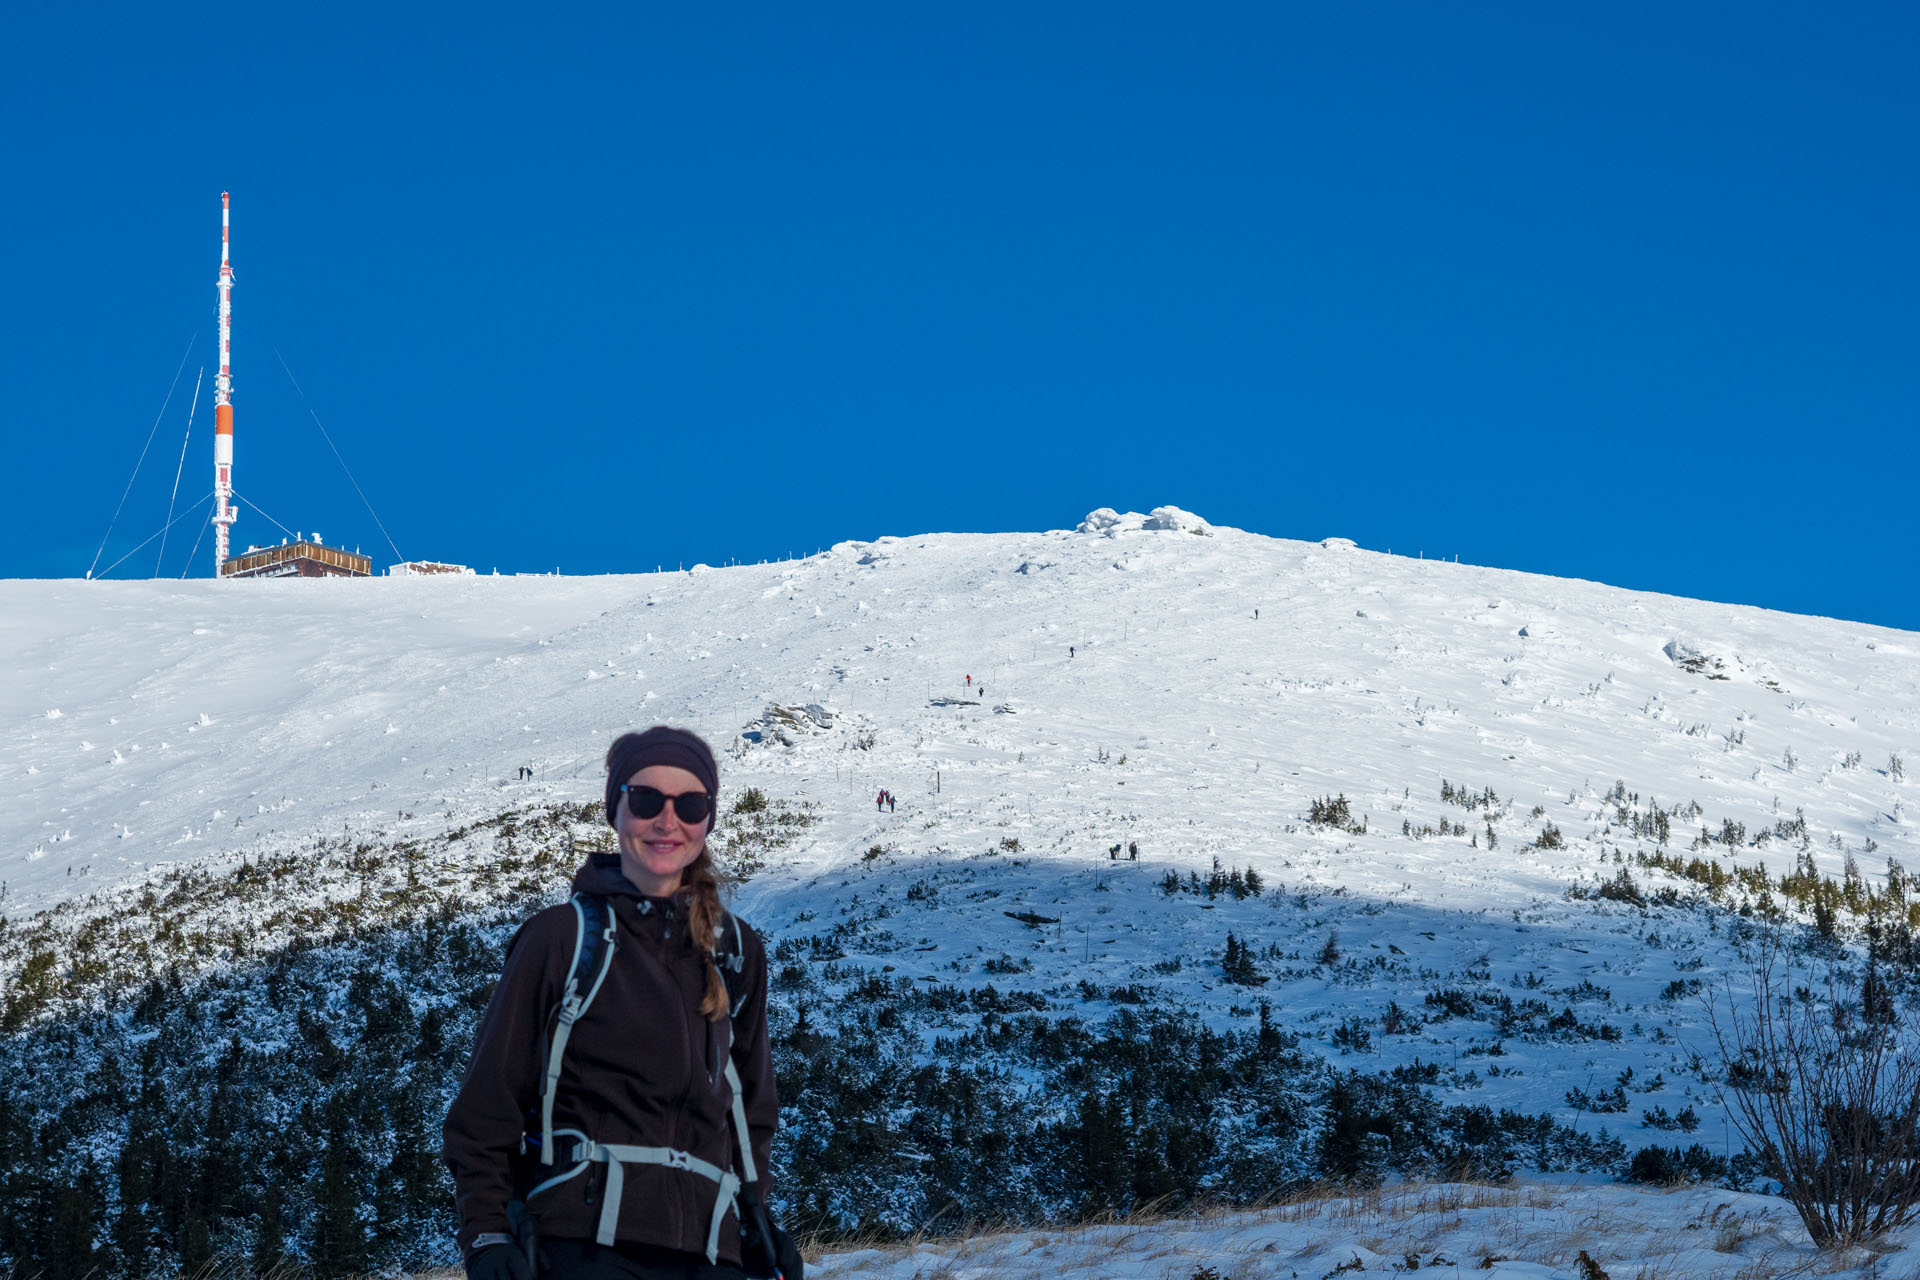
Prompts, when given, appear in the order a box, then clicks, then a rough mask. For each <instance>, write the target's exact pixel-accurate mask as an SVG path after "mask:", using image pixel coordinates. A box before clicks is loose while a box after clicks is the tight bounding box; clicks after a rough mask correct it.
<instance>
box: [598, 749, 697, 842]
mask: <svg viewBox="0 0 1920 1280" xmlns="http://www.w3.org/2000/svg"><path fill="white" fill-rule="evenodd" d="M656 764H665V765H672V766H673V767H674V768H676V769H685V770H686V771H687V772H688V773H690V774H692V775H693V776H694V777H696V778H698V779H700V785H701V786H703V787H705V788H706V790H707V794H708V795H710V796H712V797H713V798H714V810H713V816H714V821H715V822H716V823H717V822H718V821H719V818H720V806H719V799H720V767H719V766H718V765H716V764H715V763H714V762H713V748H712V747H709V746H708V745H707V744H706V742H705V740H704V739H702V738H701V737H700V735H699V734H697V733H690V732H688V731H687V730H685V729H670V728H668V727H667V726H666V725H663V724H657V725H655V726H653V728H651V729H648V730H647V731H646V732H645V733H623V734H621V735H620V736H619V737H617V738H615V739H614V740H613V745H612V746H611V747H608V748H607V825H608V826H610V827H615V828H617V827H618V826H619V825H620V824H619V822H618V820H617V815H618V814H619V812H620V786H621V784H622V783H624V782H625V781H626V780H627V779H628V778H631V777H632V776H633V775H634V774H636V773H638V772H639V771H640V770H642V769H645V768H647V767H648V766H649V765H656ZM709 829H711V828H709Z"/></svg>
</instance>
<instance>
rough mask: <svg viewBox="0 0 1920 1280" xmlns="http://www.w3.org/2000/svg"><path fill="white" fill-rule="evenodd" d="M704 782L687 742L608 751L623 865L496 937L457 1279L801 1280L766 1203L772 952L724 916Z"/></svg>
mask: <svg viewBox="0 0 1920 1280" xmlns="http://www.w3.org/2000/svg"><path fill="white" fill-rule="evenodd" d="M719 782H720V778H719V769H718V766H717V765H716V764H715V762H714V758H713V751H712V750H711V749H710V748H709V747H708V746H707V744H706V743H705V742H703V741H702V740H701V739H700V738H699V737H697V736H695V735H694V734H692V733H689V732H687V731H686V730H684V729H670V728H666V727H664V726H655V727H654V728H651V729H648V730H647V731H646V732H645V733H629V734H623V735H622V736H621V737H619V738H617V739H616V740H615V741H614V743H613V746H612V747H611V748H610V749H609V750H608V752H607V783H606V805H607V808H606V812H607V822H608V823H609V824H610V825H611V826H612V827H613V829H614V832H615V834H616V836H617V837H618V844H619V849H618V852H610V853H593V854H590V855H588V858H587V863H586V865H585V866H583V867H581V868H580V870H579V872H578V873H576V874H575V876H574V880H573V889H574V896H573V900H572V902H571V903H569V904H568V905H565V906H558V907H549V908H548V909H547V910H545V911H542V912H540V913H539V914H537V915H535V916H534V917H533V918H532V919H531V920H529V921H527V922H526V923H525V924H524V925H522V926H521V928H520V931H519V932H518V933H517V934H515V935H514V938H513V941H512V943H511V944H509V946H508V948H507V961H506V970H505V972H504V973H503V974H502V975H501V978H500V983H499V985H498V986H497V987H495V988H494V992H493V999H492V1002H491V1003H490V1004H488V1006H487V1011H486V1015H485V1016H484V1017H483V1018H482V1020H481V1023H480V1030H479V1033H478V1035H477V1036H476V1037H475V1041H474V1046H473V1057H472V1060H471V1061H470V1063H469V1064H468V1067H467V1075H466V1080H465V1082H464V1083H463V1084H462V1085H461V1086H460V1092H459V1095H458V1096H457V1097H455V1098H454V1101H453V1106H452V1107H451V1108H450V1109H449V1110H448V1112H447V1120H446V1126H445V1130H444V1147H443V1150H444V1153H445V1156H446V1162H447V1168H448V1169H449V1170H450V1171H451V1172H452V1174H453V1183H454V1193H455V1197H456V1200H457V1203H458V1207H459V1217H460V1230H459V1237H458V1239H459V1244H460V1248H461V1251H462V1253H463V1254H464V1255H465V1257H466V1270H467V1276H468V1277H469V1280H530V1278H531V1277H533V1276H534V1275H535V1274H536V1273H537V1274H538V1276H539V1277H540V1278H541V1280H614V1278H615V1277H619V1278H620V1280H669V1278H670V1280H695V1278H696V1277H698V1280H739V1277H741V1276H744V1275H753V1276H772V1275H775V1274H784V1275H785V1276H786V1277H787V1280H801V1274H802V1270H803V1267H802V1263H801V1259H800V1255H799V1251H798V1250H797V1249H796V1248H795V1247H794V1245H793V1242H792V1240H791V1239H789V1238H788V1237H787V1236H786V1235H785V1234H784V1233H783V1232H781V1231H779V1230H778V1228H776V1227H774V1226H773V1225H772V1223H771V1221H770V1219H768V1217H767V1215H766V1211H765V1208H764V1203H765V1196H766V1192H767V1185H768V1184H767V1178H768V1175H769V1161H768V1156H769V1152H770V1149H771V1146H772V1143H773V1131H774V1127H775V1125H776V1123H777V1122H778V1118H779V1100H778V1098H777V1096H776V1094H775V1091H774V1080H773V1060H772V1055H771V1052H770V1048H769V1044H768V1038H767V958H766V950H765V948H764V946H763V945H762V944H761V941H760V936H759V935H758V934H757V933H755V932H754V931H753V930H752V929H750V928H748V927H747V925H746V924H745V923H744V922H742V921H741V920H740V919H739V918H738V917H736V916H733V915H731V914H729V913H728V912H727V910H726V909H725V908H724V907H723V906H722V905H721V903H720V892H719V885H718V884H717V883H716V882H715V879H714V870H713V859H712V855H711V854H710V853H709V852H708V850H707V837H708V835H709V834H710V833H711V832H712V830H713V824H714V820H715V798H716V796H717V794H718V792H719Z"/></svg>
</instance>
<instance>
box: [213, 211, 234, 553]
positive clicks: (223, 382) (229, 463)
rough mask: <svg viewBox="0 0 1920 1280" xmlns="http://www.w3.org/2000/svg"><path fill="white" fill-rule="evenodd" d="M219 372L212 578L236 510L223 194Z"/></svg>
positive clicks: (230, 273)
mask: <svg viewBox="0 0 1920 1280" xmlns="http://www.w3.org/2000/svg"><path fill="white" fill-rule="evenodd" d="M215 288H217V289H218V290H219V291H220V373H219V376H217V377H216V378H214V380H213V495H214V507H213V576H214V577H216V578H218V577H219V576H220V575H221V574H222V573H223V572H224V571H225V568H226V563H227V531H228V530H229V529H231V528H232V527H233V522H234V521H235V520H237V519H239V518H240V513H239V512H237V511H235V510H234V509H233V367H232V366H233V355H232V342H233V264H232V263H230V262H228V261H227V193H226V192H224V191H222V192H221V193H220V279H219V281H218V282H217V283H216V285H215Z"/></svg>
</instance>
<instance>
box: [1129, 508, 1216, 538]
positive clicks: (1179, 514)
mask: <svg viewBox="0 0 1920 1280" xmlns="http://www.w3.org/2000/svg"><path fill="white" fill-rule="evenodd" d="M1142 527H1143V528H1147V529H1164V530H1167V531H1169V532H1173V533H1212V532H1213V526H1212V525H1210V524H1208V523H1207V522H1206V521H1205V520H1202V519H1201V518H1200V517H1199V516H1197V515H1195V514H1193V512H1191V511H1182V510H1181V509H1180V508H1179V507H1155V508H1154V509H1153V510H1152V511H1150V512H1148V513H1147V519H1146V523H1145V524H1144V525H1143V526H1142Z"/></svg>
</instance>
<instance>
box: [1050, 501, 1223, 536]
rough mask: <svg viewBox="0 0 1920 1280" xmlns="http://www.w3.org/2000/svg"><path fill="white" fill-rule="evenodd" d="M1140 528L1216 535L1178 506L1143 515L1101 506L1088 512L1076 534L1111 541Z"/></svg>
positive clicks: (1203, 521)
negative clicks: (1100, 535)
mask: <svg viewBox="0 0 1920 1280" xmlns="http://www.w3.org/2000/svg"><path fill="white" fill-rule="evenodd" d="M1140 529H1146V530H1150V531H1154V532H1174V533H1211V532H1213V526H1212V525H1210V524H1208V523H1207V522H1206V521H1205V520H1202V519H1201V518H1200V517H1199V516H1197V515H1195V514H1193V512H1191V511H1182V510H1181V509H1180V508H1179V507H1155V508H1154V509H1153V510H1152V511H1150V512H1148V513H1147V514H1146V515H1144V516H1143V515H1141V514H1140V513H1139V512H1138V511H1127V512H1120V511H1115V510H1114V509H1113V508H1112V507H1099V508H1096V509H1095V510H1093V511H1089V512H1087V518H1086V519H1085V520H1082V521H1081V522H1080V527H1079V529H1078V530H1076V532H1078V533H1098V534H1104V535H1105V536H1107V537H1109V538H1111V537H1113V536H1114V535H1115V534H1120V533H1132V532H1135V531H1137V530H1140Z"/></svg>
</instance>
